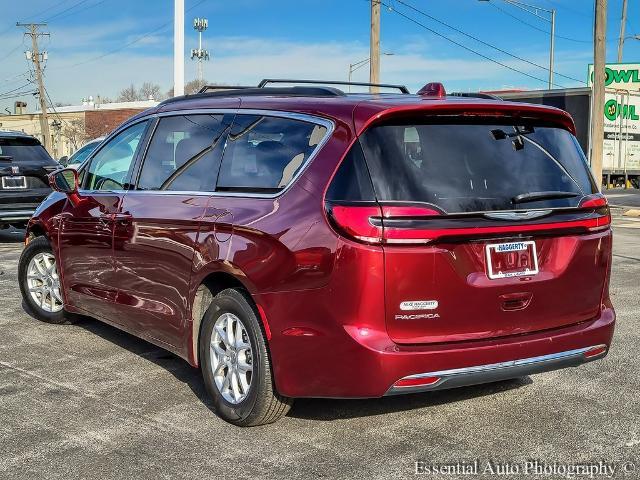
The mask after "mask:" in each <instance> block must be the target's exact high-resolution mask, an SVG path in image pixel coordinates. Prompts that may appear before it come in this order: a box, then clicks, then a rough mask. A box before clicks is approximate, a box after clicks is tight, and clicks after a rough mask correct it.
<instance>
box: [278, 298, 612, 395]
mask: <svg viewBox="0 0 640 480" xmlns="http://www.w3.org/2000/svg"><path fill="white" fill-rule="evenodd" d="M307 311H308V310H307ZM267 315H268V314H267ZM289 318H291V317H289ZM274 320H275V319H274ZM274 323H276V322H274ZM318 324H319V323H318ZM327 325H328V324H327V322H326V317H325V321H324V326H325V327H327ZM332 325H333V326H332V327H331V328H329V327H327V328H324V329H322V331H320V329H318V330H319V331H318V332H317V334H315V335H309V336H287V335H282V334H280V333H279V330H280V329H279V328H277V327H276V328H274V325H272V326H271V330H272V332H273V337H272V339H271V341H270V342H269V344H270V349H271V354H272V360H273V364H274V374H275V381H276V386H277V388H278V391H279V392H280V393H281V394H283V395H285V396H289V397H327V398H369V397H382V396H385V395H396V394H401V393H412V392H418V391H429V390H439V389H445V388H455V387H460V386H465V385H472V384H477V383H486V382H493V381H498V380H503V379H509V378H516V377H520V376H525V375H531V374H535V373H540V372H545V371H549V370H555V369H558V368H565V367H574V366H578V365H580V364H582V363H585V362H586V361H591V360H596V359H599V358H602V357H604V356H605V355H606V352H607V350H606V349H605V350H604V351H603V352H601V353H600V354H599V355H595V356H593V357H590V358H587V357H585V355H584V354H585V352H586V351H587V349H589V348H591V347H593V346H599V345H605V346H607V347H608V346H609V345H610V344H611V339H612V337H613V331H614V325H615V312H614V310H613V308H612V307H611V306H610V305H607V306H603V308H602V309H601V312H600V316H599V317H598V318H595V319H593V320H590V321H587V322H583V323H580V324H576V325H572V326H568V327H563V328H558V329H553V330H546V331H541V332H535V333H531V334H523V335H514V336H510V337H503V338H497V339H490V340H479V341H466V342H451V343H443V344H431V345H415V346H412V345H398V344H396V343H394V342H393V341H392V340H391V339H390V338H389V336H388V334H387V332H386V330H377V329H374V328H372V327H371V326H369V327H367V328H363V327H360V326H356V325H335V324H332ZM420 376H423V377H429V376H431V377H434V376H437V377H439V380H438V381H437V382H434V383H433V384H431V385H422V386H416V387H415V388H414V387H401V388H397V387H394V385H395V384H396V383H397V382H398V381H399V380H402V379H406V378H412V377H420Z"/></svg>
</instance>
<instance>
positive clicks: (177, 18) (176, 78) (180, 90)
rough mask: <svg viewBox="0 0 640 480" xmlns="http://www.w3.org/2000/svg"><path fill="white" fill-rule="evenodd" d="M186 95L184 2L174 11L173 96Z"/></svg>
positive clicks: (178, 2)
mask: <svg viewBox="0 0 640 480" xmlns="http://www.w3.org/2000/svg"><path fill="white" fill-rule="evenodd" d="M180 95H184V0H175V3H174V11H173V96H174V97H178V96H180Z"/></svg>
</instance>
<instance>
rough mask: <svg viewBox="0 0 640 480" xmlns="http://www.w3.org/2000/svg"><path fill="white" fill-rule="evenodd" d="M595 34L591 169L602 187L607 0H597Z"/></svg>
mask: <svg viewBox="0 0 640 480" xmlns="http://www.w3.org/2000/svg"><path fill="white" fill-rule="evenodd" d="M595 3H596V12H595V24H594V34H593V42H594V43H593V85H592V87H591V88H592V89H593V91H592V95H591V101H592V102H593V104H592V108H591V158H590V159H591V170H592V171H593V176H594V177H595V180H596V184H597V185H598V188H601V187H602V154H603V147H604V101H605V91H604V81H605V70H604V69H605V53H606V35H607V0H595Z"/></svg>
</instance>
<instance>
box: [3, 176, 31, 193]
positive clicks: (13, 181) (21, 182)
mask: <svg viewBox="0 0 640 480" xmlns="http://www.w3.org/2000/svg"><path fill="white" fill-rule="evenodd" d="M2 188H3V189H5V190H12V189H14V190H17V189H20V188H27V177H22V176H20V177H2Z"/></svg>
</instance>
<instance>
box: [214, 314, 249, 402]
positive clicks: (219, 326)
mask: <svg viewBox="0 0 640 480" xmlns="http://www.w3.org/2000/svg"><path fill="white" fill-rule="evenodd" d="M209 348H210V351H211V370H212V373H213V379H214V381H215V384H216V387H217V388H218V391H219V392H220V393H221V394H222V397H223V398H224V399H225V400H226V401H227V402H229V403H232V404H238V403H240V402H242V401H243V400H244V399H245V398H246V397H247V395H248V393H249V390H250V388H251V379H252V376H253V351H252V349H251V343H250V342H249V336H248V334H247V330H246V328H245V326H244V325H243V324H242V321H241V320H240V319H239V318H238V317H237V316H236V315H234V314H232V313H223V314H222V315H220V317H218V319H217V320H216V323H215V325H214V327H213V334H212V336H211V345H210V347H209Z"/></svg>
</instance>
